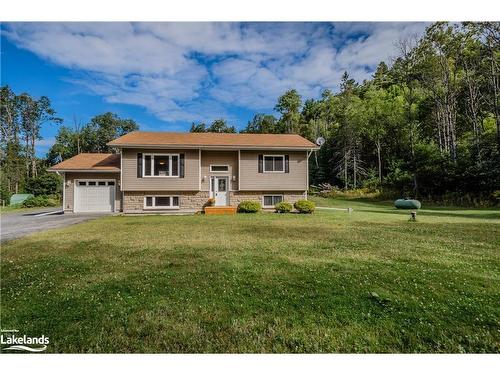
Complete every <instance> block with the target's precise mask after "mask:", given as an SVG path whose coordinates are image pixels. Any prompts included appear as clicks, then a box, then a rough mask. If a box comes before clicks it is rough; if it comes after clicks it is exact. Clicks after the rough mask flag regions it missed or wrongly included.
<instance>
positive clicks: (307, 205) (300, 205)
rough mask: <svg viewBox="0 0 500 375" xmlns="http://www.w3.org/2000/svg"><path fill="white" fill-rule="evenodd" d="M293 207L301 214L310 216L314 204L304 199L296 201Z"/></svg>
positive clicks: (314, 206)
mask: <svg viewBox="0 0 500 375" xmlns="http://www.w3.org/2000/svg"><path fill="white" fill-rule="evenodd" d="M293 206H294V207H295V209H296V210H297V211H299V213H301V214H312V213H313V212H314V209H315V208H316V205H315V204H314V202H311V201H308V200H305V199H301V200H298V201H297V202H295V204H294V205H293Z"/></svg>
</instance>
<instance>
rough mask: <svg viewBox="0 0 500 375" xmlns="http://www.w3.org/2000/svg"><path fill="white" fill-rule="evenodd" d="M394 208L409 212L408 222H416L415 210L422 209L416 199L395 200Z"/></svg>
mask: <svg viewBox="0 0 500 375" xmlns="http://www.w3.org/2000/svg"><path fill="white" fill-rule="evenodd" d="M394 206H395V207H396V208H397V209H406V210H411V211H410V221H417V210H418V209H419V208H420V207H422V205H421V204H420V201H417V200H416V199H396V201H394Z"/></svg>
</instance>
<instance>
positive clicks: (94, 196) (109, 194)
mask: <svg viewBox="0 0 500 375" xmlns="http://www.w3.org/2000/svg"><path fill="white" fill-rule="evenodd" d="M115 186H116V181H115V180H76V181H75V192H74V194H75V197H74V202H75V203H74V212H113V211H114V210H115Z"/></svg>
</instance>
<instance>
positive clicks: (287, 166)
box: [285, 155, 290, 173]
mask: <svg viewBox="0 0 500 375" xmlns="http://www.w3.org/2000/svg"><path fill="white" fill-rule="evenodd" d="M285 173H290V158H289V157H288V155H285Z"/></svg>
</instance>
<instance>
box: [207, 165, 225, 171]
mask: <svg viewBox="0 0 500 375" xmlns="http://www.w3.org/2000/svg"><path fill="white" fill-rule="evenodd" d="M210 172H229V165H210Z"/></svg>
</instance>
